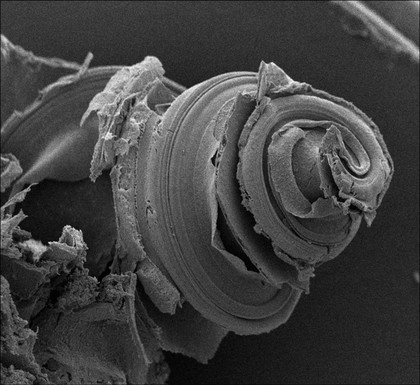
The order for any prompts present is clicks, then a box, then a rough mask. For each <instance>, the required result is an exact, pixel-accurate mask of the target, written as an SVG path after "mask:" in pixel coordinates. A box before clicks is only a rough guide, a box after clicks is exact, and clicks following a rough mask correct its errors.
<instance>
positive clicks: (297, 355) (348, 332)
mask: <svg viewBox="0 0 420 385" xmlns="http://www.w3.org/2000/svg"><path fill="white" fill-rule="evenodd" d="M1 31H2V33H3V34H5V35H6V36H7V37H8V38H9V39H10V40H11V41H12V42H13V43H15V44H18V45H21V46H23V47H24V48H26V49H28V50H31V51H33V52H34V53H36V54H38V55H41V56H58V57H62V58H64V59H67V60H71V61H79V62H81V61H83V59H84V57H85V55H86V53H87V52H88V51H92V52H93V53H94V61H93V63H92V65H93V66H95V65H108V64H125V65H132V64H134V63H137V62H139V61H141V60H142V59H143V58H144V56H146V55H155V56H157V57H158V58H159V59H160V60H161V61H162V63H163V65H164V68H165V69H166V71H167V72H166V76H167V77H169V78H171V79H173V80H175V81H177V82H179V83H181V84H183V85H185V86H188V87H189V86H192V85H194V84H196V83H198V82H200V81H202V80H205V79H207V78H209V77H212V76H214V75H218V74H221V73H224V72H229V71H237V70H247V71H248V70H251V71H252V70H254V71H257V69H258V66H259V63H260V61H261V60H264V61H266V62H269V61H273V62H275V63H276V64H277V65H279V66H280V67H282V68H283V69H284V70H285V71H286V72H287V73H288V74H289V75H290V76H291V77H292V78H294V79H296V80H300V81H306V82H308V83H310V84H312V85H313V86H315V87H317V88H321V89H324V90H326V91H328V92H329V93H332V94H335V95H338V96H342V97H344V98H345V99H348V100H350V101H352V102H354V103H355V104H356V105H357V106H358V107H359V108H360V109H362V110H363V111H364V112H366V113H367V115H369V116H370V117H372V118H373V120H374V121H375V122H376V123H377V125H378V126H379V127H380V129H381V132H382V134H383V136H384V138H385V141H386V143H387V145H388V148H389V150H390V153H391V155H392V157H393V159H394V162H395V169H396V171H395V176H394V179H393V181H392V183H391V187H390V189H389V191H388V193H387V195H386V196H385V199H384V201H383V204H382V206H381V207H380V209H379V210H378V216H377V218H376V219H375V221H374V223H373V226H372V227H371V228H367V227H366V225H362V228H361V229H360V231H359V233H358V235H357V236H356V238H355V240H354V241H353V242H352V243H351V245H350V246H349V247H348V248H347V249H346V250H345V251H344V252H343V253H342V255H340V256H339V257H338V258H337V259H335V260H333V261H331V262H329V263H327V264H325V265H323V266H322V267H320V268H319V269H318V271H317V273H316V277H315V278H314V279H313V280H312V286H311V293H310V295H307V296H303V298H302V299H301V301H300V303H299V304H298V306H297V308H296V310H295V312H294V314H293V315H292V317H291V318H290V320H289V321H288V323H287V324H286V325H284V326H281V327H280V328H279V329H277V330H275V331H274V332H272V333H270V334H265V335H260V336H249V337H238V336H235V335H229V336H228V337H227V338H226V339H225V340H224V341H223V343H222V345H221V347H220V350H219V351H218V353H217V355H216V357H215V358H214V359H213V360H211V362H210V363H209V364H208V365H206V366H205V365H201V364H198V363H196V362H195V361H194V360H192V359H188V358H185V357H182V356H180V355H176V354H167V360H168V362H169V363H170V366H171V369H172V374H171V377H170V383H171V384H177V383H182V384H187V383H212V384H215V383H223V384H228V383H229V384H237V383H238V384H239V383H276V384H279V383H296V384H312V383H381V384H384V383H405V384H407V383H418V381H419V364H418V358H419V330H418V323H419V317H418V315H419V313H418V288H419V286H418V283H417V282H416V281H415V279H414V272H415V271H418V240H419V238H418V230H419V221H418V212H419V207H418V193H419V189H418V171H419V164H418V156H419V147H418V139H419V126H418V108H419V100H418V92H419V90H418V88H419V79H418V77H419V72H418V65H415V64H413V63H410V62H409V61H408V60H405V59H403V58H398V57H397V56H395V55H390V54H388V53H385V52H382V51H380V50H379V49H378V48H377V47H375V46H374V44H372V42H370V41H369V40H366V39H365V40H364V39H359V38H355V37H352V36H350V35H349V34H348V33H347V32H345V30H344V29H343V25H342V22H341V20H340V17H338V15H337V14H336V13H335V12H334V11H333V7H332V6H331V5H330V4H328V3H324V2H301V1H299V2H211V1H207V2H194V3H192V2H111V1H107V2H77V1H71V2H69V1H65V2H41V1H34V2H21V1H13V2H9V1H2V2H1Z"/></svg>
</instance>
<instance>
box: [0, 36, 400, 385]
mask: <svg viewBox="0 0 420 385" xmlns="http://www.w3.org/2000/svg"><path fill="white" fill-rule="evenodd" d="M91 59H92V55H91V54H89V55H88V56H87V58H86V60H85V62H84V63H83V64H82V65H79V64H76V63H69V62H66V61H63V60H61V59H56V58H53V59H46V58H40V57H37V56H35V55H33V54H32V53H29V52H26V51H25V50H23V49H22V48H21V47H17V46H14V45H13V44H12V43H11V42H9V41H8V40H7V39H6V38H5V37H4V36H2V104H3V103H4V105H5V110H4V111H5V115H3V108H2V130H1V136H2V157H1V176H2V184H1V191H2V202H4V204H3V206H2V208H1V240H2V243H1V258H2V264H1V276H2V277H1V279H2V281H1V286H2V299H1V300H2V310H1V311H2V321H1V322H2V332H1V333H2V339H1V359H2V363H1V364H2V368H1V382H2V383H5V384H9V383H10V384H12V383H17V382H18V383H22V384H26V383H28V384H32V383H33V384H68V383H69V384H86V383H107V384H146V383H150V384H159V383H165V382H166V380H167V379H168V376H169V368H168V365H167V364H166V362H165V360H164V355H163V351H170V352H175V353H182V354H184V355H187V356H190V357H193V358H195V359H196V360H198V361H199V362H202V363H206V362H208V360H209V359H211V358H212V357H213V356H214V354H215V353H216V351H217V348H218V346H219V344H220V342H221V341H222V339H223V338H224V337H225V336H226V334H227V333H228V332H230V331H231V332H234V333H237V334H244V335H246V334H260V333H265V332H269V331H271V330H273V329H275V328H277V327H279V326H280V325H281V324H283V323H284V322H286V321H287V320H288V319H289V317H290V315H291V314H292V312H293V310H294V308H295V306H296V305H297V303H298V301H299V298H300V297H301V295H302V294H303V293H309V286H310V279H311V278H312V277H314V275H315V274H314V272H315V269H316V268H317V267H318V266H319V265H321V264H322V263H324V262H326V261H328V260H331V259H333V258H335V257H337V256H338V255H339V254H340V253H341V252H342V251H343V250H344V248H345V247H346V246H347V245H348V244H349V243H350V241H351V240H352V239H353V237H354V236H355V235H356V233H357V230H358V228H359V226H360V223H361V221H362V220H365V221H366V223H367V224H368V225H369V226H370V225H371V224H372V222H373V220H374V218H375V215H376V210H377V209H378V207H379V205H380V203H381V201H382V199H383V197H384V194H385V192H386V191H387V189H388V186H389V184H390V181H391V178H392V174H393V163H392V159H391V157H390V155H389V153H388V150H387V148H386V145H385V142H384V140H383V138H382V136H381V134H380V132H379V129H378V128H377V127H376V125H375V124H374V123H373V122H372V120H371V119H370V118H368V117H367V116H366V115H365V114H364V113H363V112H361V111H360V110H359V109H357V108H356V107H355V106H354V105H353V104H351V103H349V102H347V101H345V100H343V99H341V98H338V97H335V96H332V95H329V94H328V93H326V92H323V91H320V90H317V89H315V88H313V87H311V86H310V85H309V84H306V83H301V82H297V81H295V80H293V79H291V78H290V77H289V76H288V75H287V74H286V73H284V71H283V70H282V69H280V68H279V67H277V66H276V65H275V64H274V63H268V64H267V63H265V62H261V64H260V67H259V71H258V72H257V73H256V72H232V73H227V74H222V75H219V76H217V77H214V78H212V79H208V80H206V81H204V82H202V83H200V84H197V85H195V86H194V87H191V88H190V89H188V90H186V89H185V88H184V87H182V86H180V85H179V84H177V83H175V82H173V81H172V80H169V79H167V78H165V77H164V69H163V66H162V64H161V62H160V61H159V60H158V59H157V58H155V57H151V56H149V57H146V58H145V59H144V60H143V61H142V62H140V63H138V64H135V65H133V66H131V67H116V66H112V67H111V66H109V67H93V68H89V63H90V61H91ZM3 77H4V79H3ZM22 79H26V81H22ZM45 79H48V81H47V82H46V80H45ZM3 85H5V86H4V87H3ZM2 107H3V106H2ZM89 178H90V180H89ZM101 178H102V179H101ZM47 179H49V180H55V181H60V182H63V186H69V188H70V186H73V187H71V188H74V185H70V184H67V185H66V184H65V183H66V182H77V183H80V185H77V186H79V187H80V188H79V190H77V191H78V192H77V193H76V197H77V198H78V199H79V201H82V202H84V204H86V202H87V206H80V207H89V202H90V201H95V202H96V203H97V204H96V206H95V207H96V210H97V212H96V211H92V210H84V211H83V210H80V211H81V212H80V218H78V219H80V222H79V223H81V224H82V225H84V226H85V227H84V230H83V232H82V231H81V230H78V229H75V228H73V227H72V226H71V225H72V223H69V224H68V225H66V226H64V228H63V229H62V234H61V236H60V237H59V239H58V240H57V241H52V240H47V241H44V242H42V241H40V240H37V239H34V238H33V237H32V235H31V234H30V233H29V232H28V231H25V230H24V227H25V226H24V223H25V222H24V219H25V218H26V215H25V214H24V212H23V211H22V209H21V207H20V206H21V205H22V202H23V201H24V199H25V196H26V199H28V197H30V194H32V193H33V191H34V190H36V189H37V187H38V186H37V185H36V184H39V183H42V182H43V181H45V180H47ZM104 181H105V182H104ZM93 182H95V183H96V184H93ZM28 186H29V187H28ZM98 186H100V187H98ZM98 188H100V189H101V191H98ZM31 190H32V191H31ZM71 191H76V190H71ZM54 193H55V191H53V190H52V191H51V196H50V197H51V201H52V200H53V197H54ZM77 194H79V195H77ZM72 199H74V197H72ZM26 202H27V200H26ZM98 202H99V203H98ZM102 203H103V204H102ZM43 204H44V205H45V207H47V208H48V210H50V211H51V212H49V211H48V210H47V209H46V210H45V213H46V214H45V215H54V210H57V211H59V210H61V211H65V210H66V209H67V207H66V205H68V204H69V203H68V202H66V201H64V202H59V204H58V206H60V208H55V207H52V206H51V205H48V202H45V201H42V197H41V198H40V201H38V202H37V205H38V206H42V205H43ZM77 207H79V206H77ZM31 219H32V218H31ZM44 219H45V218H44ZM36 220H39V223H40V226H42V220H43V218H36ZM21 226H22V228H21ZM92 226H93V227H94V230H95V231H92ZM103 229H106V230H107V231H106V232H103V233H102V232H101V231H102V230H103ZM83 233H85V235H86V234H89V235H88V237H87V238H86V236H85V237H84V234H83ZM101 234H106V236H105V235H101ZM101 236H102V238H101ZM85 238H86V239H85ZM88 238H89V240H88ZM89 247H90V248H89ZM87 266H89V268H88V267H87Z"/></svg>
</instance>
